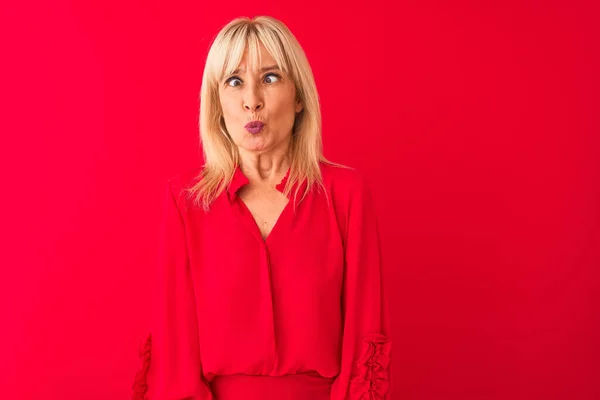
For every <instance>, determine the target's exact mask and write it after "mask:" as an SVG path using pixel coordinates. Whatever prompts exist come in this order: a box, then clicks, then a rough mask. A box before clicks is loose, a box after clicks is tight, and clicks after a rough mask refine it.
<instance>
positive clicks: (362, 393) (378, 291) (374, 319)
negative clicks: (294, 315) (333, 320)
mask: <svg viewBox="0 0 600 400" xmlns="http://www.w3.org/2000/svg"><path fill="white" fill-rule="evenodd" d="M351 196H352V197H351V198H350V205H349V211H348V224H347V227H346V243H345V269H344V284H343V289H342V315H343V321H344V323H343V337H342V361H341V370H340V373H339V375H338V376H337V377H336V379H335V381H334V383H333V386H332V389H331V399H332V400H359V399H360V400H363V399H364V400H387V399H389V398H390V397H389V396H390V394H389V393H390V390H389V372H390V346H391V343H390V337H389V335H390V328H389V317H388V313H387V303H386V298H385V296H384V292H383V289H384V288H383V279H382V262H381V251H380V240H379V231H378V222H377V217H376V215H375V210H374V203H373V200H372V197H371V193H370V191H369V189H368V187H367V185H366V183H365V181H364V179H363V178H362V177H359V183H358V185H357V189H356V190H355V191H354V192H353V193H352V194H351Z"/></svg>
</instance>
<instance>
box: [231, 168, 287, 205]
mask: <svg viewBox="0 0 600 400" xmlns="http://www.w3.org/2000/svg"><path fill="white" fill-rule="evenodd" d="M290 170H291V168H288V170H287V172H286V173H285V176H284V177H283V179H282V180H281V182H279V183H278V184H277V185H276V186H275V188H276V189H277V190H279V191H280V192H281V193H283V189H284V188H285V184H286V183H287V181H288V178H289V176H290ZM248 183H250V180H249V179H248V178H247V177H246V175H244V173H243V172H242V169H241V168H240V166H239V165H237V166H236V167H235V171H234V173H233V178H231V182H230V183H229V186H228V187H227V196H228V198H229V201H230V202H232V201H233V199H234V198H235V196H236V195H237V191H238V190H240V188H241V187H242V186H244V185H247V184H248Z"/></svg>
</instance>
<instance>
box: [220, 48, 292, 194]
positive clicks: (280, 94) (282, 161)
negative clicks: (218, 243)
mask: <svg viewBox="0 0 600 400" xmlns="http://www.w3.org/2000/svg"><path fill="white" fill-rule="evenodd" d="M260 53H261V63H260V65H256V66H254V68H253V69H251V70H248V68H247V65H248V52H247V50H246V52H245V53H244V56H243V58H242V61H241V63H240V65H239V67H238V68H239V69H240V72H239V73H235V74H233V75H231V76H225V77H224V78H223V79H222V80H221V82H220V83H219V101H220V104H221V109H222V112H223V118H224V120H225V126H226V127H227V131H228V132H229V135H230V136H231V138H232V140H233V142H234V143H235V144H236V145H237V147H238V150H239V153H240V167H241V169H242V171H243V172H244V174H245V175H246V176H247V177H248V179H249V180H250V181H251V182H256V183H259V184H260V183H263V184H269V183H271V184H273V186H274V185H275V184H277V183H279V181H281V179H282V178H283V175H285V172H286V171H287V169H288V167H289V161H288V160H289V154H288V152H289V147H290V143H291V139H292V127H293V125H294V118H295V115H296V113H299V112H300V111H301V110H302V107H303V106H302V104H301V102H300V101H297V100H296V86H295V84H294V82H293V81H292V79H291V77H289V76H288V75H287V74H285V73H284V72H283V71H281V70H279V69H278V68H277V63H276V62H275V60H274V59H273V57H272V56H271V55H270V54H269V52H268V51H267V50H266V49H265V47H264V46H263V45H262V44H261V45H260ZM270 66H274V67H275V69H271V70H268V71H264V72H261V69H262V68H265V67H270ZM253 120H258V121H261V122H263V123H265V126H264V128H263V130H262V131H261V132H260V133H257V134H251V133H249V132H248V131H247V130H246V129H245V128H244V126H245V125H246V124H247V123H248V122H250V121H253Z"/></svg>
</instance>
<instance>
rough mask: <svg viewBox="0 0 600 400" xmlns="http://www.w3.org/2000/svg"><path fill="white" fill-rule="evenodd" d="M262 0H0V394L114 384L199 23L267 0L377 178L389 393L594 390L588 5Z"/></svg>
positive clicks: (187, 151)
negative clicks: (390, 351) (390, 356)
mask: <svg viewBox="0 0 600 400" xmlns="http://www.w3.org/2000/svg"><path fill="white" fill-rule="evenodd" d="M283 3H284V2H279V1H259V2H241V1H228V2H225V3H219V2H216V1H213V2H185V3H181V2H175V3H170V4H167V2H162V3H158V2H148V1H143V2H142V1H128V2H121V1H119V2H117V1H109V2H106V1H105V2H95V3H94V2H84V1H79V2H65V1H60V2H56V1H55V2H49V1H48V2H35V3H24V2H21V3H17V2H4V3H3V4H2V6H1V7H2V9H1V13H0V15H2V19H3V21H0V22H1V23H0V37H2V40H0V46H1V49H0V50H1V54H2V63H1V65H2V67H1V68H2V69H3V72H2V74H1V78H0V79H1V81H0V82H1V86H0V87H1V91H2V107H1V115H2V118H1V125H0V130H1V133H2V136H1V137H2V142H3V143H2V146H0V151H1V153H0V159H1V162H2V165H1V168H0V169H1V171H2V175H3V176H2V185H3V191H2V193H3V195H2V207H1V208H0V209H1V213H2V215H1V221H2V225H3V237H2V241H1V246H2V249H1V256H0V257H1V258H0V264H1V269H0V274H1V275H0V321H1V323H2V326H1V328H0V335H1V340H0V397H2V398H3V399H61V400H71V399H83V398H85V399H89V400H91V399H125V398H129V395H130V393H131V384H132V382H133V377H134V374H135V372H136V371H137V369H138V367H139V365H140V363H139V360H138V356H137V348H138V345H139V343H140V341H141V340H142V338H143V337H144V335H145V334H146V333H147V329H148V321H149V319H150V310H149V308H148V307H147V305H148V304H149V301H150V296H151V295H152V293H151V292H150V285H151V279H152V277H151V276H150V275H149V272H150V271H151V270H152V267H151V266H152V265H153V264H152V263H153V262H154V257H155V255H156V252H155V249H156V244H157V237H158V236H157V235H158V232H157V224H158V217H159V215H160V211H161V210H160V205H161V194H162V189H163V183H164V180H165V179H166V177H168V176H170V175H172V174H174V173H176V172H178V171H180V170H182V169H187V168H190V167H193V166H196V165H197V164H198V163H199V160H200V152H199V147H198V138H197V114H198V93H199V88H200V82H201V75H202V70H203V66H204V60H205V57H206V53H207V51H208V46H209V44H210V41H211V39H212V37H213V36H214V35H215V34H216V33H217V31H218V30H219V29H220V27H221V26H223V25H224V24H225V23H226V22H228V21H229V20H230V19H232V18H234V17H236V16H240V15H249V16H254V15H260V14H268V15H273V16H275V17H277V18H279V19H281V20H282V21H283V22H284V23H286V24H287V25H288V26H289V27H290V29H291V30H292V31H293V32H294V33H295V35H296V36H297V38H298V39H299V41H300V43H301V44H302V45H303V47H304V48H305V51H306V53H307V55H308V57H309V60H310V62H311V64H312V67H313V71H314V74H315V77H316V81H317V86H318V88H319V93H320V97H321V100H322V110H323V118H324V143H325V154H326V156H327V157H329V158H330V159H333V160H334V161H338V162H342V163H346V164H349V165H352V166H355V167H357V168H358V169H359V170H361V171H362V172H363V173H365V174H366V175H367V176H368V179H369V181H370V183H371V186H372V189H373V192H374V194H375V197H376V200H377V206H378V212H379V213H380V214H381V230H382V238H383V241H384V243H383V246H384V250H385V251H386V254H385V260H386V265H385V268H386V273H387V277H388V280H387V289H388V290H389V299H390V304H391V310H392V322H393V337H392V339H393V342H394V359H395V361H394V364H395V368H394V376H393V384H394V387H395V396H394V399H405V400H408V399H410V400H416V399H544V400H550V399H598V398H600V384H599V383H598V377H599V375H600V361H599V357H600V345H599V341H598V337H599V336H600V327H599V322H600V321H599V319H600V317H599V312H598V300H599V284H598V277H599V274H598V267H599V266H600V246H599V244H600V231H599V227H600V215H599V211H600V165H599V164H600V157H599V156H600V140H599V138H598V133H599V132H600V130H599V129H598V128H599V124H598V105H599V101H598V100H599V99H598V94H599V85H598V70H599V62H598V54H599V52H598V43H597V42H596V39H597V37H598V32H597V28H595V27H594V26H593V25H594V24H597V21H598V14H597V12H596V10H594V9H593V7H592V6H591V5H589V4H585V3H583V2H572V1H545V2H541V1H502V2H498V1H486V2H475V1H454V2H444V1H441V0H438V1H432V0H428V1H406V2H402V3H401V4H396V2H389V3H385V2H382V1H381V0H375V1H369V2H348V1H346V2H343V3H340V4H337V5H335V6H334V5H333V2H331V3H330V4H327V3H326V2H323V1H318V2H317V1H309V2H291V3H289V4H283ZM392 3H394V5H392ZM591 3H592V2H590V4H591ZM482 4H483V5H482Z"/></svg>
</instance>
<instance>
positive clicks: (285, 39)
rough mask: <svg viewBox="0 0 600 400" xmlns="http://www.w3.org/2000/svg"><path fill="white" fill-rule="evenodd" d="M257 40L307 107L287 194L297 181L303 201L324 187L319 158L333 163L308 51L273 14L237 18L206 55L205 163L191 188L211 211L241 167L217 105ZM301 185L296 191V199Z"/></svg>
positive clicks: (300, 117)
mask: <svg viewBox="0 0 600 400" xmlns="http://www.w3.org/2000/svg"><path fill="white" fill-rule="evenodd" d="M259 42H260V43H262V44H263V45H264V47H265V48H266V49H267V51H268V52H269V53H270V54H271V56H272V57H273V58H274V59H275V61H276V62H277V66H278V67H279V68H280V69H281V70H283V71H284V72H285V73H286V74H288V75H289V76H290V77H291V78H292V80H293V81H294V83H295V86H296V96H297V99H298V100H300V101H301V102H302V104H303V109H302V111H300V112H299V113H298V114H297V115H296V120H295V121H294V126H293V128H292V143H291V149H290V150H291V160H290V164H291V165H290V174H289V176H288V180H287V182H286V185H285V188H284V191H283V192H284V194H285V195H286V196H289V194H290V192H291V188H292V187H293V186H294V184H296V183H301V182H304V181H306V183H307V185H306V189H305V191H304V194H303V196H302V198H301V200H300V201H302V200H303V199H304V197H305V196H306V194H307V193H308V192H309V191H310V190H311V188H313V187H314V186H315V185H317V186H320V187H323V188H324V186H323V179H322V176H321V170H320V168H319V162H324V163H327V164H330V165H335V166H340V167H345V166H343V165H340V164H337V163H333V162H331V161H329V160H327V159H325V157H324V156H323V144H322V138H321V129H322V128H321V110H320V105H319V96H318V93H317V88H316V85H315V80H314V77H313V74H312V69H311V67H310V64H309V62H308V59H307V58H306V55H305V53H304V50H303V49H302V47H301V46H300V44H299V43H298V41H297V39H296V38H295V37H294V35H293V34H292V33H291V32H290V30H289V29H288V28H287V27H286V26H285V25H284V24H283V23H282V22H281V21H279V20H277V19H275V18H273V17H269V16H257V17H255V18H254V19H250V18H248V17H240V18H236V19H234V20H233V21H231V22H229V23H228V24H227V25H225V26H224V27H223V28H222V29H221V31H220V32H219V33H218V34H217V36H216V37H215V39H214V40H213V43H212V45H211V47H210V50H209V52H208V55H207V58H206V65H205V68H204V74H203V76H202V88H201V90H200V121H199V128H200V142H201V143H202V149H203V153H204V160H205V164H204V165H203V166H202V169H201V171H200V173H199V174H198V176H197V177H196V178H197V180H198V181H197V183H195V184H194V185H193V186H191V187H190V188H188V189H187V191H188V192H189V195H190V197H193V198H194V203H195V204H196V205H197V206H201V207H203V208H204V209H205V210H206V211H208V210H209V208H210V205H211V204H212V202H213V201H214V200H215V199H216V198H217V197H219V195H221V193H223V191H224V190H226V188H227V187H228V186H229V184H230V183H231V180H232V178H233V175H234V173H235V170H236V168H237V166H238V165H239V152H238V149H237V146H236V145H235V143H234V142H233V141H232V139H231V137H230V136H229V134H228V133H227V129H226V127H225V124H224V120H223V114H222V111H221V106H220V103H219V92H218V90H219V82H220V81H221V79H222V78H223V77H224V76H225V75H230V74H231V73H233V71H234V70H235V69H237V67H238V66H239V64H240V62H241V60H242V57H243V54H244V52H245V50H246V49H247V48H248V50H249V51H248V55H249V58H250V60H249V61H250V62H251V63H255V62H256V60H257V58H259V57H260V54H259ZM300 187H301V185H298V187H297V189H296V191H295V198H297V196H298V191H299V189H300Z"/></svg>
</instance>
